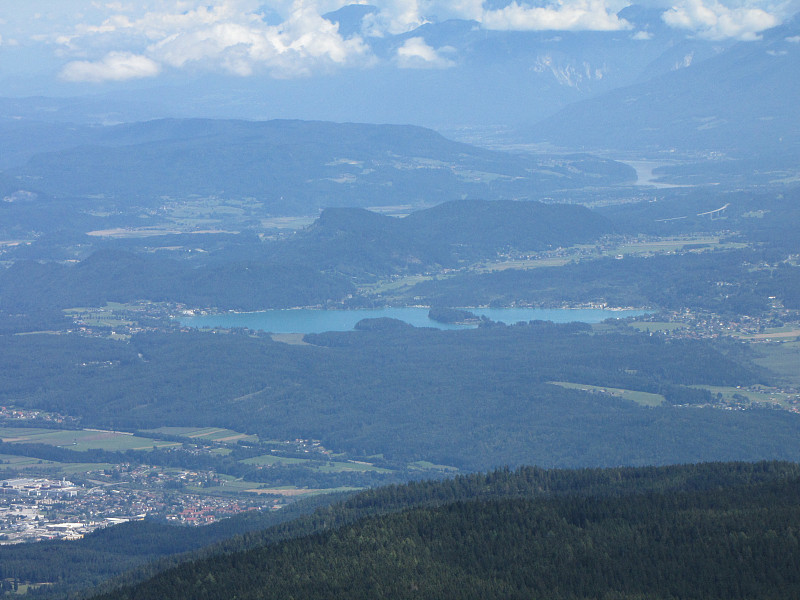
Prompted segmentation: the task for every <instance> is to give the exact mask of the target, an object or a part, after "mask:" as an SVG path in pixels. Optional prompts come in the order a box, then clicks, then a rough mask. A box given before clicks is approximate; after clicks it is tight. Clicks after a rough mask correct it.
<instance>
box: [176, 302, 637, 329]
mask: <svg viewBox="0 0 800 600" xmlns="http://www.w3.org/2000/svg"><path fill="white" fill-rule="evenodd" d="M467 310H469V311H470V312H472V313H474V314H476V315H479V316H481V315H482V316H485V317H487V318H489V319H491V320H492V321H499V322H501V323H506V324H512V323H518V322H519V321H535V320H542V321H553V322H554V323H569V322H570V321H582V322H584V323H599V322H600V321H604V320H605V319H609V318H623V317H633V316H638V315H643V314H647V312H648V311H644V310H604V309H599V308H556V309H544V308H468V309H467ZM380 317H390V318H392V319H399V320H401V321H405V322H406V323H409V324H411V325H414V326H415V327H435V328H437V329H469V328H471V327H473V326H471V325H447V324H444V323H437V322H436V321H431V320H430V319H429V318H428V309H427V308H424V307H423V308H421V307H401V308H392V307H387V308H378V309H358V310H319V309H312V308H298V309H285V310H284V309H275V310H263V311H258V312H243V313H238V312H227V313H221V314H215V315H194V316H189V315H181V316H178V317H176V319H177V320H178V322H180V323H181V325H186V326H189V327H196V328H207V327H224V328H232V327H247V328H248V329H260V330H262V331H269V332H272V333H321V332H323V331H351V330H352V329H353V328H354V327H355V324H356V323H358V322H359V321H360V320H361V319H377V318H380Z"/></svg>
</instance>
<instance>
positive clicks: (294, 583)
mask: <svg viewBox="0 0 800 600" xmlns="http://www.w3.org/2000/svg"><path fill="white" fill-rule="evenodd" d="M798 492H800V480H798V472H797V466H796V465H793V464H776V463H760V464H749V465H743V464H728V465H721V464H713V465H692V466H684V467H665V468H661V469H652V468H650V469H623V470H620V469H609V470H601V471H592V470H582V471H575V472H569V471H568V472H553V471H542V470H539V469H531V468H523V469H520V470H518V471H515V472H510V471H500V472H495V473H490V474H488V475H473V476H469V477H467V478H462V479H460V480H456V481H446V482H442V483H427V484H411V485H410V486H406V487H400V488H398V487H391V488H384V489H380V490H375V491H371V492H367V493H366V494H365V495H363V496H357V497H355V498H353V499H352V500H350V501H348V502H346V503H345V504H344V505H339V506H334V507H332V508H331V509H323V510H322V511H321V512H318V513H317V514H316V515H315V516H314V517H311V518H310V519H311V520H313V519H316V520H317V522H318V523H319V525H318V527H317V532H316V533H314V532H313V529H314V528H313V527H312V532H310V535H305V536H303V537H295V538H294V539H288V540H286V541H282V542H279V543H267V544H266V545H264V546H262V547H253V548H252V549H250V550H244V551H236V550H235V545H231V546H229V553H223V554H218V555H215V556H212V557H210V558H206V559H203V560H199V561H196V562H189V563H185V564H183V565H180V566H178V567H176V568H174V569H172V570H169V571H166V572H164V573H162V574H160V575H158V576H156V577H155V578H153V579H151V580H149V581H147V582H145V583H142V584H139V585H137V586H135V587H128V588H124V589H122V590H119V591H116V592H113V593H110V594H108V595H104V596H102V598H109V599H111V598H119V599H126V600H127V599H130V600H134V599H136V600H140V599H141V600H144V599H148V598H172V599H179V598H192V599H196V598H220V599H222V598H226V599H227V598H290V597H293V598H298V597H299V598H308V599H313V598H443V597H447V598H530V597H537V598H553V599H560V598H598V597H603V598H629V599H633V598H664V599H667V598H698V599H701V598H702V599H707V598H719V599H723V598H724V599H735V598H787V597H794V596H795V595H797V594H798V593H799V592H800V575H799V574H798V573H800V571H798V567H799V566H800V562H799V561H800V552H798V550H800V548H798V544H800V541H798V540H799V539H800V538H798V536H800V506H798V504H797V494H798ZM362 498H363V499H362ZM398 500H399V501H400V502H398ZM359 504H360V505H361V509H360V510H358V509H356V510H357V512H358V513H359V516H360V518H359V519H358V520H355V521H349V519H347V518H341V517H340V518H339V519H337V518H336V517H335V515H337V514H339V515H341V514H342V512H343V511H344V512H345V513H346V512H347V511H348V510H349V511H353V509H354V507H356V506H358V505H359ZM398 505H401V506H403V507H404V508H403V509H402V510H401V511H400V512H395V510H396V509H395V510H393V509H392V506H398ZM370 512H373V514H375V516H371V517H370V516H367V515H369V513H370ZM381 512H383V513H388V514H385V515H384V516H378V515H379V514H380V513H381ZM326 515H328V516H327V517H326ZM326 519H327V521H326ZM301 522H302V520H301V521H298V523H301ZM308 522H309V520H308V518H307V519H306V523H308ZM337 522H338V525H337ZM292 527H293V524H287V525H284V526H281V527H279V530H280V529H281V528H283V529H284V530H285V529H286V528H289V529H291V528H292ZM300 529H302V527H301V528H300ZM270 531H271V530H267V531H266V532H265V533H264V534H262V535H264V536H265V538H267V539H268V538H269V536H270V533H269V532H270ZM290 537H291V536H290ZM273 539H275V540H276V541H277V540H279V539H281V536H280V535H278V536H277V537H274V538H273ZM284 539H286V538H284ZM265 541H266V540H265ZM244 543H245V544H246V543H247V542H246V541H245V542H244Z"/></svg>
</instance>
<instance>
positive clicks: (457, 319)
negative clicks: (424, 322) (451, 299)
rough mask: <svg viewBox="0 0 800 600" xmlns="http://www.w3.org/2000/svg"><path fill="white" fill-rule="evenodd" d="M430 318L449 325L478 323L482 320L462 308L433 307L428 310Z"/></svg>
mask: <svg viewBox="0 0 800 600" xmlns="http://www.w3.org/2000/svg"><path fill="white" fill-rule="evenodd" d="M428 318H429V319H430V320H431V321H436V322H437V323H446V324H448V325H477V324H478V323H480V322H481V318H480V317H479V316H478V315H476V314H475V313H471V312H470V311H468V310H464V309H462V308H443V307H433V308H431V309H430V310H429V311H428Z"/></svg>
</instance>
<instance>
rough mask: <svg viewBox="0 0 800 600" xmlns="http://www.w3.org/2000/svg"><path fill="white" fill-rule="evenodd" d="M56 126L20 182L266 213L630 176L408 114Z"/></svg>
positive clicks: (518, 191)
mask: <svg viewBox="0 0 800 600" xmlns="http://www.w3.org/2000/svg"><path fill="white" fill-rule="evenodd" d="M34 125H36V124H34ZM15 134H16V135H15V137H14V139H19V138H21V137H22V136H21V135H20V132H19V131H16V132H15ZM59 134H60V135H59V139H58V146H57V149H54V150H52V151H49V152H38V153H34V154H32V156H30V158H29V160H28V161H27V163H26V164H25V165H24V166H20V167H15V168H13V169H10V170H9V171H8V173H9V174H10V175H11V176H12V177H15V178H17V179H18V181H20V182H22V183H21V185H22V188H23V189H26V190H28V189H30V190H31V191H35V192H42V193H45V194H52V195H54V196H57V197H62V198H63V197H66V198H70V197H82V198H88V197H98V196H100V197H105V198H107V199H109V200H114V201H122V203H123V204H130V203H135V204H139V205H143V206H151V207H157V206H159V205H160V203H161V202H163V198H165V197H168V198H179V199H180V198H189V197H197V196H212V197H221V198H228V199H247V200H248V201H252V202H258V203H260V204H262V205H263V207H264V211H263V213H264V214H265V215H269V214H271V215H275V214H278V215H286V214H290V215H291V214H295V215H296V214H300V215H308V214H311V213H313V212H314V211H316V210H317V209H319V208H321V207H324V206H378V205H383V206H391V205H396V204H409V203H413V204H417V205H420V204H431V203H436V202H441V201H443V200H453V199H457V198H462V197H467V196H469V197H482V198H492V199H497V198H534V197H537V196H538V195H539V194H540V193H541V192H543V191H545V190H552V189H564V188H576V187H583V186H585V185H608V184H616V183H620V182H623V181H630V180H632V179H633V178H634V174H633V170H632V169H631V168H630V167H628V166H626V165H623V164H621V163H617V162H615V161H611V160H606V159H600V158H593V157H588V156H585V155H576V156H566V157H544V158H533V157H523V156H520V155H514V154H509V153H504V152H494V151H489V150H484V149H480V148H477V147H474V146H469V145H467V144H462V143H458V142H453V141H451V140H447V139H446V138H444V137H443V136H441V135H439V134H437V133H436V132H434V131H432V130H429V129H424V128H422V127H412V126H403V125H367V124H355V123H326V122H319V121H262V122H250V121H233V120H203V119H165V120H156V121H149V122H144V123H131V124H123V125H116V126H110V127H94V128H87V127H77V128H75V131H74V145H72V146H71V147H65V146H66V145H67V143H68V140H67V139H63V138H64V136H65V135H67V134H66V133H65V132H63V131H62V130H61V129H59ZM26 151H30V149H28V148H27V147H26V145H25V144H22V149H21V150H19V152H20V154H22V155H24V154H25V152H26ZM142 173H147V177H142V176H141V174H142Z"/></svg>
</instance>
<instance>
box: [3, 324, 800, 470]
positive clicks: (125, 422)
mask: <svg viewBox="0 0 800 600" xmlns="http://www.w3.org/2000/svg"><path fill="white" fill-rule="evenodd" d="M306 341H307V343H309V344H310V345H305V346H290V345H286V344H280V343H277V342H274V341H272V340H271V339H270V338H269V336H266V335H252V334H251V333H250V332H246V331H242V332H236V331H234V332H231V333H227V334H225V333H216V334H208V333H201V332H190V331H187V332H179V333H143V334H139V335H136V336H134V337H133V338H132V339H131V340H130V341H128V342H115V341H110V340H103V339H95V338H84V337H78V336H52V335H35V336H0V361H2V364H4V365H6V366H7V368H5V369H4V370H3V371H2V372H0V390H2V392H1V393H0V401H2V402H5V403H9V404H15V405H19V406H30V407H36V408H39V409H42V410H49V411H53V412H59V413H65V414H70V415H74V416H76V417H79V418H80V424H81V425H82V426H97V427H103V428H123V429H124V428H127V429H130V430H135V429H147V428H154V427H160V426H164V425H176V426H178V425H181V426H183V425H196V426H201V427H202V426H209V425H214V426H220V427H229V428H231V429H234V430H236V431H243V432H247V433H257V434H259V435H260V436H262V437H264V438H265V439H276V438H277V439H295V438H297V437H300V438H303V439H319V440H322V442H323V444H324V445H325V446H326V447H328V448H333V449H336V450H340V451H345V452H347V453H348V454H349V455H351V456H372V455H376V454H382V455H384V457H385V459H386V460H389V461H393V462H394V463H395V464H399V465H405V464H406V463H407V462H409V461H415V460H430V461H433V462H435V463H437V464H446V465H453V466H456V467H459V468H463V469H469V470H478V469H487V468H491V467H492V466H495V465H497V464H509V465H518V464H525V463H530V462H534V463H536V464H539V465H542V466H560V467H572V466H610V465H620V464H626V465H637V464H665V463H670V462H689V461H695V460H744V459H747V460H754V459H764V458H775V457H780V458H784V459H791V460H797V459H800V454H798V452H800V450H798V446H797V443H796V440H797V436H798V433H800V430H799V429H798V428H800V420H798V418H797V415H795V414H792V413H788V412H784V411H771V410H765V409H762V410H751V411H747V412H741V411H723V410H712V409H701V408H692V406H700V405H712V404H713V403H714V402H715V401H716V397H715V396H714V395H712V394H711V393H710V392H708V391H706V390H702V389H697V388H694V387H690V386H693V385H698V384H704V385H726V386H736V385H742V386H747V385H752V384H756V383H763V384H768V383H770V382H771V381H772V379H771V378H772V375H771V374H770V373H769V372H767V371H765V370H763V369H762V368H760V367H758V366H756V365H755V364H754V363H753V362H752V360H751V357H750V354H749V352H748V349H747V347H746V346H744V345H742V344H740V343H736V342H733V341H725V340H719V341H710V340H709V341H700V340H664V339H662V338H660V337H658V336H649V335H647V334H644V333H637V332H634V331H632V330H629V329H624V328H623V329H614V328H612V329H610V330H609V331H608V332H607V333H595V332H594V331H593V330H592V328H591V327H589V326H588V325H583V324H578V323H576V324H566V325H554V324H552V323H546V322H532V323H529V324H520V325H515V326H503V325H494V326H487V327H480V328H478V329H474V330H465V331H438V330H432V329H417V328H413V327H409V326H405V325H403V326H402V327H398V328H391V329H390V330H387V329H386V328H385V327H380V328H377V329H373V330H359V331H353V332H343V333H326V334H315V335H308V336H306ZM551 381H567V382H575V383H581V384H590V385H597V386H609V387H614V388H622V389H630V390H639V391H645V392H651V393H656V394H661V395H663V396H664V397H665V399H666V402H665V404H664V405H662V406H660V407H655V408H648V407H642V406H639V405H636V404H634V403H633V402H629V401H626V400H623V399H620V398H616V397H612V396H603V395H597V394H591V393H587V392H583V391H580V390H570V389H564V388H562V387H560V386H556V385H552V384H550V383H548V382H551ZM453 432H459V433H458V435H454V434H453Z"/></svg>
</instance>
